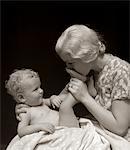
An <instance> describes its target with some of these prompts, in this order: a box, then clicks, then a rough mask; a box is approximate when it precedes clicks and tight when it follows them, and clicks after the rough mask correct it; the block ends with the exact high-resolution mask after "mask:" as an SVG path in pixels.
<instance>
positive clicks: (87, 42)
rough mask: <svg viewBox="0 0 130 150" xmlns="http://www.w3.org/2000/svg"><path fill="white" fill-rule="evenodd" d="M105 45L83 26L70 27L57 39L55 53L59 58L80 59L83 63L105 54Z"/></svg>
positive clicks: (97, 36) (98, 37)
mask: <svg viewBox="0 0 130 150" xmlns="http://www.w3.org/2000/svg"><path fill="white" fill-rule="evenodd" d="M105 49H106V48H105V45H104V44H103V43H102V42H101V41H100V36H99V35H98V34H97V33H96V32H95V31H94V30H92V29H90V28H88V27H87V26H85V25H72V26H70V27H69V28H67V29H66V30H65V31H64V32H63V33H62V34H61V36H60V37H59V39H58V41H57V43H56V52H57V53H58V54H59V55H60V57H61V58H63V57H64V58H65V57H68V56H69V57H70V58H71V59H80V60H82V61H83V62H85V63H89V62H91V61H94V60H95V59H96V58H97V56H98V55H100V54H101V55H103V54H104V53H105Z"/></svg>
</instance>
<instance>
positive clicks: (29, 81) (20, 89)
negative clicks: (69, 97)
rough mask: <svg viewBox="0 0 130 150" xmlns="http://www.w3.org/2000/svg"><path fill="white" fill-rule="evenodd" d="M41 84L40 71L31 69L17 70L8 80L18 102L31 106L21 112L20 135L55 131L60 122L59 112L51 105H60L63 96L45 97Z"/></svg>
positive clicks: (9, 87)
mask: <svg viewBox="0 0 130 150" xmlns="http://www.w3.org/2000/svg"><path fill="white" fill-rule="evenodd" d="M40 86H41V82H40V78H39V75H38V73H36V72H34V71H33V70H31V69H21V70H16V71H15V72H14V73H12V74H11V75H10V78H9V80H8V81H6V88H7V90H8V93H9V94H10V95H12V96H13V98H14V99H15V100H16V102H17V103H18V104H26V105H28V106H30V107H28V108H26V110H27V111H26V113H20V114H19V115H20V118H21V121H19V123H18V128H17V132H18V135H19V136H20V137H22V136H25V135H28V134H31V133H34V132H38V131H45V132H47V133H53V132H54V131H55V126H57V125H58V123H59V112H58V111H55V110H52V109H50V108H49V106H51V105H52V106H53V107H59V106H60V103H61V98H58V96H55V95H53V96H51V97H50V98H47V99H44V98H43V93H44V92H43V90H42V89H41V87H40ZM62 99H63V98H62Z"/></svg>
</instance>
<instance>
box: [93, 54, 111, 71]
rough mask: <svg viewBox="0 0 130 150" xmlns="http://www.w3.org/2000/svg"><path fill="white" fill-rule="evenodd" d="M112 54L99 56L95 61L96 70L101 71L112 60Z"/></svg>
mask: <svg viewBox="0 0 130 150" xmlns="http://www.w3.org/2000/svg"><path fill="white" fill-rule="evenodd" d="M110 57H111V56H110V55H109V54H104V55H103V56H99V57H98V58H97V60H96V61H95V63H94V70H95V71H98V72H100V71H101V70H102V69H103V68H104V66H105V65H107V64H108V63H109V62H110Z"/></svg>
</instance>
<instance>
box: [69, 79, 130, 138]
mask: <svg viewBox="0 0 130 150" xmlns="http://www.w3.org/2000/svg"><path fill="white" fill-rule="evenodd" d="M68 90H69V91H70V92H71V93H72V95H73V96H74V97H75V98H76V99H77V100H78V101H80V102H81V103H82V104H84V106H85V107H86V108H87V109H88V110H89V112H90V113H91V114H92V115H93V116H94V117H95V118H96V119H97V120H98V121H99V122H100V124H102V125H103V126H104V127H105V128H106V129H108V130H110V131H112V132H114V133H116V134H118V135H121V136H123V135H124V134H125V133H126V131H127V129H128V106H129V105H130V104H128V103H127V102H126V101H121V100H120V101H119V100H117V101H113V102H112V111H109V110H106V109H105V108H103V107H102V106H100V105H99V104H97V103H96V101H95V100H94V99H93V98H92V97H91V96H90V94H89V92H88V90H87V86H86V84H85V83H83V82H82V81H80V80H78V79H72V80H71V82H70V86H69V88H68Z"/></svg>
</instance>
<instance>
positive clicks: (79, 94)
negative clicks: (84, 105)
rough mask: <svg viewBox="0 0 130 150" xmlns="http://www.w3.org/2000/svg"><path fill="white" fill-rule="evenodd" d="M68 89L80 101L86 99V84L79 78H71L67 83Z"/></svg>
mask: <svg viewBox="0 0 130 150" xmlns="http://www.w3.org/2000/svg"><path fill="white" fill-rule="evenodd" d="M68 90H69V91H70V92H71V94H72V95H73V96H74V97H75V98H76V99H77V100H78V101H80V102H82V101H84V100H86V97H88V95H89V93H88V89H87V85H86V84H85V83H84V82H82V81H81V80H79V79H76V78H71V79H70V83H69V84H68Z"/></svg>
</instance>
